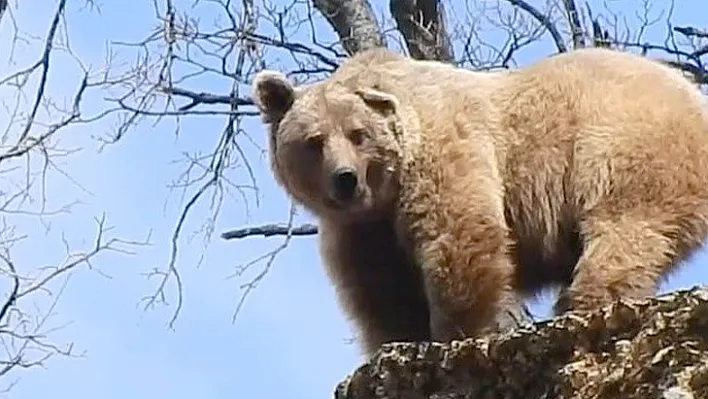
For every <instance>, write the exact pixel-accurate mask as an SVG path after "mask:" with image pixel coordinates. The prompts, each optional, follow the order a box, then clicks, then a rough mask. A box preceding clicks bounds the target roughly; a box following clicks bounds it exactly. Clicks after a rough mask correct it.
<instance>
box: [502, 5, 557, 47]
mask: <svg viewBox="0 0 708 399" xmlns="http://www.w3.org/2000/svg"><path fill="white" fill-rule="evenodd" d="M507 1H508V2H509V3H510V4H511V5H513V6H516V7H519V8H521V9H522V10H524V11H526V12H527V13H529V14H531V16H532V17H534V18H535V19H536V20H537V21H538V22H540V23H541V25H543V27H545V28H546V30H548V33H550V34H551V36H552V37H553V41H554V42H555V44H556V48H557V49H558V52H560V53H565V52H566V51H568V49H567V47H566V46H565V40H564V39H563V36H562V35H561V34H560V32H559V31H558V28H556V25H555V24H554V23H553V22H552V21H551V19H550V18H549V17H548V16H546V15H544V14H543V13H542V12H541V11H539V10H537V9H536V8H535V7H534V6H532V5H531V4H529V3H527V2H526V1H524V0H507Z"/></svg>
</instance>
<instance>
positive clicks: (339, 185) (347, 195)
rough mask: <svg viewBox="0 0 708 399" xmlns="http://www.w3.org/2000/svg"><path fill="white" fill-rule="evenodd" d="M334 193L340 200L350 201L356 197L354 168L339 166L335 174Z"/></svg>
mask: <svg viewBox="0 0 708 399" xmlns="http://www.w3.org/2000/svg"><path fill="white" fill-rule="evenodd" d="M333 180H334V181H333V182H332V183H333V184H334V195H335V196H336V197H337V200H339V201H349V200H351V199H352V198H353V197H354V193H356V186H357V176H356V171H355V170H354V169H352V168H339V169H337V170H335V171H334V176H333Z"/></svg>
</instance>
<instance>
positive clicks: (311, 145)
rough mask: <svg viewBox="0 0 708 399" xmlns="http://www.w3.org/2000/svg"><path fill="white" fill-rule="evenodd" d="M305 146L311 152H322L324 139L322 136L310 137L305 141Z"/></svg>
mask: <svg viewBox="0 0 708 399" xmlns="http://www.w3.org/2000/svg"><path fill="white" fill-rule="evenodd" d="M305 145H306V146H307V148H308V149H309V150H310V151H313V152H320V151H322V146H323V145H324V137H322V136H320V135H317V136H312V137H308V138H307V140H305Z"/></svg>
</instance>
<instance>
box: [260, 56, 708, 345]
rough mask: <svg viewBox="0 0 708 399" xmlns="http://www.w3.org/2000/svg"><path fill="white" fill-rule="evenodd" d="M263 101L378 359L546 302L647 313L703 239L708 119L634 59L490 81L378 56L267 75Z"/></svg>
mask: <svg viewBox="0 0 708 399" xmlns="http://www.w3.org/2000/svg"><path fill="white" fill-rule="evenodd" d="M254 100H255V101H256V103H257V104H258V106H259V107H260V109H261V111H262V113H263V115H264V120H265V121H266V122H268V123H270V126H271V132H270V134H271V160H272V162H273V165H272V166H273V172H274V174H275V176H276V178H277V180H278V181H279V182H280V184H281V185H282V186H283V187H284V188H285V189H286V191H287V192H288V193H289V194H290V195H292V197H293V198H294V199H295V200H297V201H298V202H300V203H302V204H304V206H305V207H306V208H307V209H309V210H311V211H312V212H313V213H314V214H315V215H317V216H318V217H319V218H320V226H321V229H322V230H321V233H320V237H321V246H322V253H323V257H324V262H325V265H326V267H327V270H328V273H329V275H330V276H331V278H332V280H333V281H334V283H335V285H336V287H337V290H338V293H339V295H340V299H341V301H342V303H343V306H344V307H345V308H346V310H347V311H348V313H349V314H351V315H352V317H353V318H354V319H355V321H356V322H357V324H358V325H359V327H360V330H361V332H362V334H363V339H364V347H365V349H366V351H367V353H371V352H372V351H374V350H376V349H377V348H378V346H379V345H380V344H381V343H384V342H388V341H395V340H419V339H426V338H432V339H434V340H449V339H453V338H460V337H462V336H474V335H477V334H481V333H484V332H486V331H487V330H488V329H489V328H490V326H491V324H492V321H493V319H494V318H495V317H496V316H495V315H496V314H497V313H498V312H499V310H500V307H501V306H502V305H503V304H504V303H506V301H510V300H514V299H515V298H516V296H517V295H524V296H525V295H531V294H534V293H536V292H538V291H539V290H540V289H542V288H545V287H549V286H560V287H561V288H562V289H561V293H560V295H559V299H558V301H557V303H556V306H555V310H556V312H558V313H560V312H562V311H565V310H570V309H573V310H587V309H590V308H593V307H596V306H600V305H603V304H606V303H608V302H609V301H611V300H614V299H616V298H620V297H621V298H637V297H644V296H649V295H652V294H653V293H655V290H656V289H657V285H658V284H659V283H660V282H661V279H662V278H663V277H664V276H666V275H667V274H668V273H669V272H670V271H672V270H673V269H675V267H676V266H677V265H678V264H679V263H680V262H682V261H683V260H685V259H686V258H687V257H688V256H689V255H690V254H692V253H693V252H694V251H695V250H696V249H697V248H698V247H699V246H700V245H701V244H702V243H703V241H704V239H705V238H706V236H707V235H708V105H707V103H706V100H705V98H704V97H703V96H702V95H701V93H700V92H699V91H698V89H697V88H696V87H694V86H693V85H692V84H691V83H689V82H688V81H687V80H686V79H685V78H684V77H683V76H681V74H680V73H679V72H677V71H675V70H672V69H671V68H669V67H667V66H665V65H661V64H660V63H658V62H653V61H651V60H648V59H645V58H642V57H639V56H636V55H631V54H627V53H620V52H615V51H613V50H607V49H585V50H577V51H573V52H570V53H566V54H561V55H558V56H554V57H550V58H548V59H544V60H542V61H540V62H538V63H536V64H534V65H532V66H530V67H527V68H523V69H519V70H515V71H511V72H494V73H485V72H472V71H466V70H463V69H459V68H455V67H453V66H448V65H445V64H442V63H437V62H429V61H414V60H411V59H409V58H406V57H402V56H399V55H395V54H393V53H390V52H388V51H387V50H382V49H378V50H372V51H367V52H364V53H361V54H359V55H356V56H354V57H353V58H352V59H350V60H349V61H347V62H345V63H344V64H343V65H342V66H341V67H340V68H339V69H338V70H337V71H336V72H335V73H334V74H333V75H332V76H331V77H330V78H328V79H327V80H325V81H322V82H318V83H316V84H313V85H310V86H308V87H305V88H294V87H292V85H291V84H290V83H289V82H288V81H287V80H286V79H285V77H284V76H283V75H280V74H278V73H277V72H264V73H262V74H261V75H259V76H258V77H257V78H256V80H255V82H254ZM340 166H350V167H352V168H353V169H354V170H356V171H357V173H358V175H359V176H361V178H360V180H359V182H358V186H357V196H356V198H355V199H354V200H353V201H351V202H348V203H346V204H342V203H338V202H337V201H333V200H332V187H331V184H330V183H329V182H330V181H331V174H332V172H333V171H334V170H335V169H336V168H338V167H340Z"/></svg>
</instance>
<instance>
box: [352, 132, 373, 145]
mask: <svg viewBox="0 0 708 399" xmlns="http://www.w3.org/2000/svg"><path fill="white" fill-rule="evenodd" d="M368 137H369V131H368V130H366V129H363V128H362V129H354V130H352V131H351V132H349V140H351V141H352V143H353V144H354V145H361V143H363V142H364V140H366V139H367V138H368Z"/></svg>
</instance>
